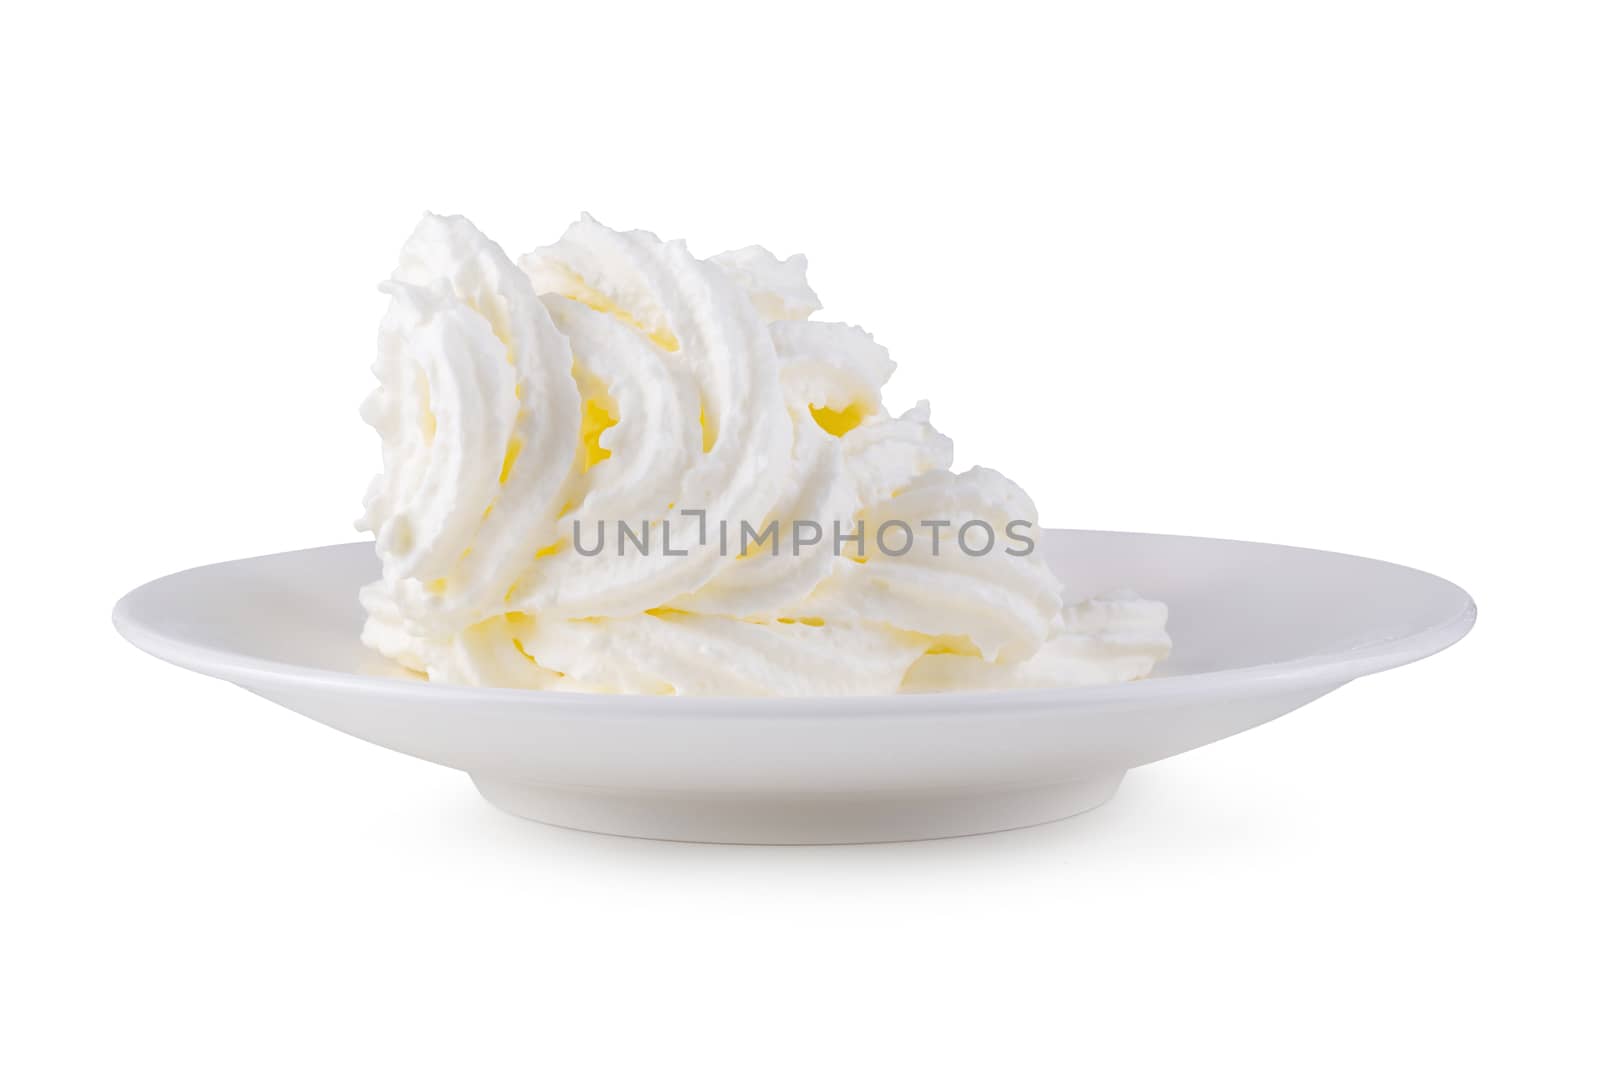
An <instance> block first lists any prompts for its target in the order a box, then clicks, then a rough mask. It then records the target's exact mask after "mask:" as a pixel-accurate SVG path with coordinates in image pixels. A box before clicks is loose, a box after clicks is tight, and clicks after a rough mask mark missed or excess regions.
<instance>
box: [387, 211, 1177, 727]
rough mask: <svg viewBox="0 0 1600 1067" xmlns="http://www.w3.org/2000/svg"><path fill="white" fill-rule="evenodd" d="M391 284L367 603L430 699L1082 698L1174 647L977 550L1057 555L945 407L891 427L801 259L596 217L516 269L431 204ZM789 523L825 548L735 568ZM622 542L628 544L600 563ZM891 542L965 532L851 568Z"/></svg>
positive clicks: (1135, 621) (786, 548)
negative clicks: (378, 572)
mask: <svg viewBox="0 0 1600 1067" xmlns="http://www.w3.org/2000/svg"><path fill="white" fill-rule="evenodd" d="M382 288H383V291H384V292H386V293H388V294H389V296H390V298H391V299H390V305H389V309H388V311H387V313H386V314H385V316H384V319H383V322H382V325H381V326H380V329H379V336H378V358H377V362H376V364H375V366H374V373H375V374H376V376H377V379H378V383H379V384H378V388H377V389H376V390H375V391H374V392H373V393H372V395H371V396H370V397H369V398H368V399H367V401H366V403H365V404H364V405H363V407H362V415H363V417H364V418H365V419H366V420H367V422H369V423H370V424H371V425H372V426H373V427H374V428H376V429H377V431H378V434H379V436H380V438H381V440H382V446H383V470H382V472H381V473H380V474H379V475H378V476H377V477H376V478H375V479H374V480H373V482H372V485H371V487H370V488H369V490H368V492H367V496H366V501H365V503H366V510H365V514H364V515H363V517H362V519H361V520H360V522H359V523H358V527H359V528H360V529H363V530H368V531H371V532H373V533H374V534H375V535H376V541H377V552H378V556H379V559H380V560H381V562H382V565H383V573H382V578H381V579H380V580H378V581H376V582H374V583H372V584H371V585H369V586H367V587H366V588H365V589H363V590H362V593H361V600H362V604H363V606H364V607H365V609H366V611H367V623H366V626H365V628H364V630H363V634H362V638H363V640H364V641H365V642H366V643H367V644H368V645H369V646H370V647H372V648H374V649H376V650H377V651H379V652H380V653H382V654H383V655H385V656H388V657H390V658H392V659H394V660H396V661H398V662H399V663H401V664H403V665H405V666H406V667H409V668H411V669H412V670H415V671H419V672H422V673H425V674H426V675H427V676H428V677H429V678H431V679H433V680H436V681H443V682H453V683H459V684H468V685H489V686H513V687H527V688H539V689H571V690H584V691H605V692H637V693H678V694H694V695H779V696H782V695H800V694H872V693H892V692H897V691H901V690H907V691H909V690H918V691H926V690H937V689H962V688H1000V687H1017V686H1050V685H1088V684H1098V683H1105V682H1116V681H1126V680H1130V679H1135V678H1140V677H1143V676H1144V675H1146V674H1148V673H1149V672H1150V670H1151V669H1152V668H1153V666H1154V665H1155V664H1156V663H1157V662H1158V661H1160V660H1161V659H1162V658H1163V657H1164V656H1165V655H1166V653H1167V651H1168V649H1169V647H1170V642H1169V640H1168V638H1167V635H1166V632H1165V625H1166V609H1165V607H1164V606H1162V605H1161V604H1158V603H1154V602H1152V601H1146V600H1141V599H1139V598H1138V597H1137V596H1135V595H1134V594H1132V593H1128V592H1114V593H1111V594H1108V595H1107V596H1105V597H1102V598H1099V599H1096V600H1091V601H1088V602H1086V603H1083V604H1077V605H1067V604H1064V603H1063V599H1062V593H1061V585H1060V582H1059V581H1058V580H1057V579H1056V577H1055V576H1054V575H1053V574H1052V572H1051V571H1050V569H1049V567H1048V566H1047V565H1046V563H1045V561H1044V559H1043V556H1042V554H1040V553H1036V552H1015V553H1013V552H1007V551H1005V550H1004V549H1003V547H1002V546H1000V545H996V546H994V547H993V549H992V550H991V551H985V552H982V553H971V554H969V553H968V552H964V551H960V550H957V549H956V548H955V547H954V545H953V543H952V542H953V537H954V531H956V530H957V529H958V528H960V527H962V526H963V525H964V524H967V523H974V522H979V521H981V523H982V524H983V525H984V527H986V528H987V529H990V530H993V531H1006V530H1008V529H1010V528H1013V527H1012V524H1020V526H1018V527H1015V528H1016V529H1019V530H1022V531H1029V530H1031V534H1027V533H1024V534H1022V536H1023V537H1031V538H1037V537H1038V536H1039V533H1038V530H1037V528H1036V523H1037V514H1036V512H1035V510H1034V506H1033V503H1032V501H1031V500H1030V499H1029V498H1028V496H1027V494H1026V493H1024V492H1023V491H1022V490H1021V489H1020V488H1018V487H1017V486H1016V485H1015V484H1013V483H1012V482H1010V481H1009V480H1007V479H1006V478H1005V477H1003V476H1002V475H1000V474H998V473H997V472H995V471H992V470H987V469H985V468H981V467H974V468H972V469H971V470H968V471H966V472H964V473H961V474H956V473H952V472H951V471H950V469H949V468H950V464H951V460H952V446H951V442H950V441H949V439H948V438H946V437H944V436H943V435H942V434H940V433H939V432H938V431H937V430H935V429H934V428H933V426H932V424H931V422H930V421H929V412H928V406H927V404H926V403H925V402H924V403H920V404H918V405H916V406H915V407H913V408H911V409H910V410H908V411H906V412H903V413H901V414H899V415H894V414H891V413H890V412H889V411H888V410H886V409H885V407H884V405H883V400H882V389H883V386H884V383H885V382H886V381H887V380H888V379H889V376H890V375H891V374H892V373H893V371H894V366H895V365H894V361H893V360H891V359H890V358H889V354H888V352H887V351H885V350H884V348H883V347H882V346H880V345H878V344H877V343H876V342H874V341H873V340H872V337H871V336H870V335H869V334H867V333H865V332H864V331H862V330H860V329H858V328H857V327H854V326H846V325H843V324H841V323H831V322H814V321H811V319H810V316H811V315H812V314H813V313H815V312H816V311H818V310H820V308H821V306H822V305H821V302H820V301H819V300H818V299H817V296H816V294H815V293H814V292H813V291H812V289H811V287H810V285H809V284H808V283H807V281H806V261H805V258H804V257H802V256H792V257H790V258H789V259H786V260H780V259H778V258H777V257H775V256H773V255H772V254H771V253H770V252H768V251H766V250H765V249H763V248H759V247H751V248H745V249H741V250H738V251H734V252H725V253H723V254H722V255H719V256H713V257H711V258H710V259H708V260H701V259H697V258H695V257H694V256H693V255H691V254H690V252H689V250H688V248H687V247H686V246H685V245H684V243H683V242H682V241H662V240H660V239H658V238H657V237H655V236H654V235H653V234H650V233H646V232H643V231H637V230H636V231H632V232H627V233H619V232H617V231H614V230H610V229H607V228H606V227H605V226H602V225H601V224H600V223H598V222H596V221H595V220H593V219H592V218H589V217H588V216H584V217H583V218H582V219H581V220H580V221H579V222H577V223H574V224H573V225H572V226H571V227H570V228H569V229H568V230H567V232H566V233H565V234H564V235H563V236H562V238H561V239H560V240H559V241H558V242H557V243H555V244H554V245H551V246H549V247H546V248H541V249H539V250H538V251H536V252H534V253H533V254H531V255H528V256H524V257H523V258H522V259H521V260H520V261H519V262H517V263H513V262H512V261H511V260H510V259H509V258H508V257H507V256H506V254H505V253H504V252H502V251H501V249H500V248H499V246H498V245H496V244H494V243H493V242H492V241H490V240H489V239H488V238H486V237H485V236H484V235H483V234H482V233H480V232H479V231H478V230H477V229H476V228H475V227H473V225H472V224H471V223H470V222H468V221H467V220H466V219H463V218H460V217H450V218H444V217H440V216H437V215H428V216H425V217H424V218H423V220H422V222H421V223H420V224H419V225H418V226H417V228H416V231H415V232H414V233H413V234H412V235H411V238H410V239H409V240H408V241H407V242H406V244H405V246H404V248H403V249H402V250H401V253H400V263H399V266H398V267H397V268H396V269H395V272H394V274H393V276H392V277H391V279H390V280H389V281H388V282H386V283H385V284H384V285H383V287H382ZM686 515H687V516H692V517H689V518H686ZM619 522H626V523H628V524H629V525H631V526H632V527H633V528H635V529H644V530H646V531H649V530H650V529H651V528H652V527H655V528H658V529H660V530H663V531H666V530H668V528H669V527H670V535H671V539H672V542H673V544H672V551H671V553H670V554H669V553H667V552H664V551H661V548H662V545H661V544H660V543H659V541H658V543H657V544H656V546H655V548H656V551H654V552H641V551H632V552H628V551H621V550H620V546H621V542H620V541H618V540H617V539H616V537H615V535H614V532H615V530H616V524H617V523H619ZM773 522H777V523H778V524H779V529H782V530H785V531H788V530H791V529H794V528H795V524H797V523H799V524H814V525H815V528H816V529H817V530H818V531H822V533H821V536H820V537H818V538H817V540H816V541H815V542H814V543H809V544H807V543H803V542H804V541H805V540H806V539H805V538H801V537H795V538H793V539H792V540H787V539H786V540H784V541H783V542H782V544H781V550H774V551H770V552H769V551H765V550H761V549H759V548H758V549H748V548H747V549H746V550H745V551H742V552H741V551H740V550H739V548H740V545H739V542H738V537H737V534H738V531H740V530H741V529H742V528H743V527H744V526H745V525H746V524H748V526H749V527H750V528H751V529H755V530H760V529H764V528H766V527H767V526H768V525H769V524H771V523H773ZM945 523H948V524H949V525H948V527H944V526H943V525H942V524H945ZM608 525H609V526H610V527H611V528H612V530H613V541H614V542H616V543H614V544H610V545H606V546H605V549H604V550H602V551H586V550H585V549H584V545H585V543H586V542H589V541H592V540H593V539H594V537H595V533H596V532H597V531H604V530H605V529H606V527H607V526H608ZM890 526H896V528H902V527H903V528H904V529H906V530H913V531H919V532H926V531H929V530H942V531H943V532H944V533H945V537H944V543H943V544H942V545H941V544H940V543H939V540H938V538H937V537H933V538H930V537H927V536H919V537H914V538H911V539H909V543H908V544H906V545H905V547H904V551H903V552H902V551H899V548H900V547H901V545H900V540H897V539H894V538H890V539H889V540H890V541H892V542H893V543H894V547H890V548H888V550H885V546H884V545H883V544H881V543H879V541H878V539H876V538H874V537H873V536H872V534H871V533H870V532H869V533H867V535H866V536H864V537H862V538H861V539H860V540H859V541H858V542H851V543H850V544H849V547H848V549H847V550H846V551H844V552H840V551H837V549H838V547H839V546H838V543H837V542H836V541H835V539H834V536H833V535H834V534H835V533H836V532H837V531H839V530H841V529H842V530H845V531H855V530H857V529H861V530H865V531H874V530H882V529H888V528H890ZM730 529H731V530H732V531H734V532H735V538H734V545H733V546H732V547H729V546H728V545H727V544H726V542H727V537H726V533H725V532H726V531H728V530H730ZM707 531H709V535H708V534H707ZM690 532H694V533H698V536H686V534H687V533H690ZM719 533H720V534H721V536H719ZM575 536H576V538H577V539H576V540H575ZM940 549H942V551H940Z"/></svg>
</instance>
